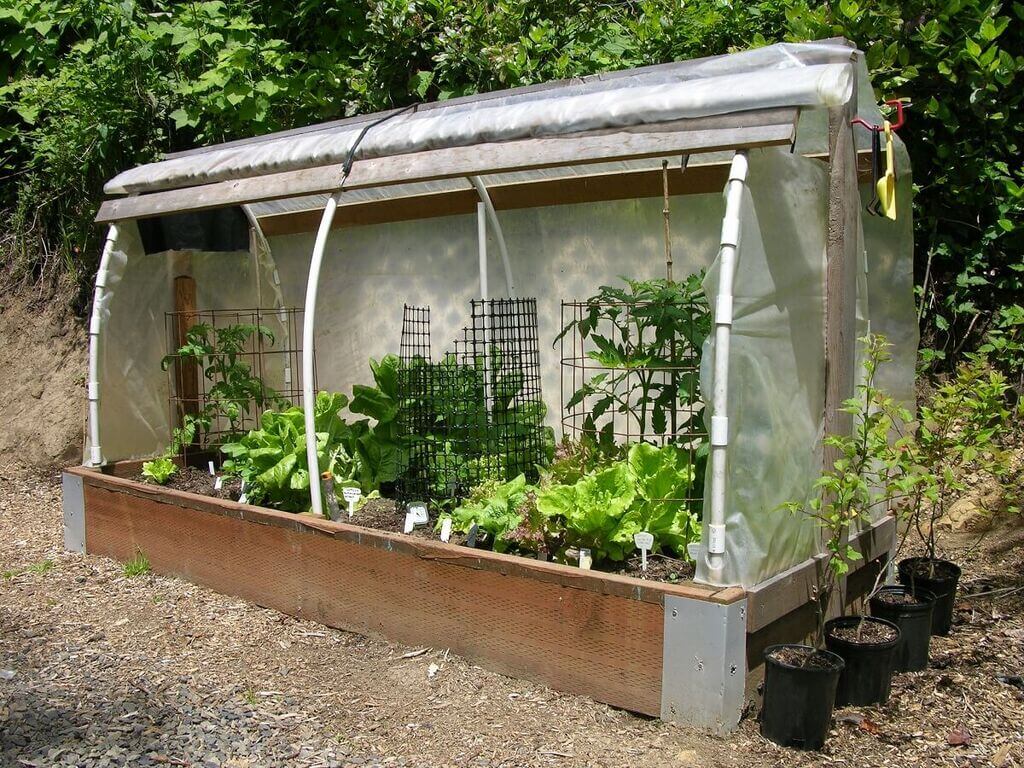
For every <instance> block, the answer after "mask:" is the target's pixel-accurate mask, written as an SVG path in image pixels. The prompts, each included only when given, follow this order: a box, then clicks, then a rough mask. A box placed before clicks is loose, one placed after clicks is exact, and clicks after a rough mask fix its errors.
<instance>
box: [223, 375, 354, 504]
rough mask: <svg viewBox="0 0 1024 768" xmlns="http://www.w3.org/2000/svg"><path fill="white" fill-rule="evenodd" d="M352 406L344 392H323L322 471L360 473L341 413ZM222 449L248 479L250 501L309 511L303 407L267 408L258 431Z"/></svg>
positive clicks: (229, 465)
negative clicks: (357, 469) (278, 409)
mask: <svg viewBox="0 0 1024 768" xmlns="http://www.w3.org/2000/svg"><path fill="white" fill-rule="evenodd" d="M347 404H348V398H347V397H345V395H343V394H341V393H329V392H320V393H318V394H317V398H316V406H315V409H314V423H315V429H316V436H315V439H316V450H317V462H318V463H319V465H320V470H321V471H329V472H331V473H332V474H333V475H334V476H335V477H336V478H339V479H342V480H346V479H350V478H351V477H352V476H353V475H354V474H355V471H356V470H355V466H356V459H355V457H354V456H353V454H352V452H351V446H352V444H353V440H352V427H351V426H349V425H348V424H346V423H345V422H344V421H343V420H342V418H341V415H340V411H341V409H342V408H344V407H345V406H346V405H347ZM221 452H222V453H223V454H224V455H225V456H227V459H226V460H225V461H224V471H225V472H227V473H229V474H232V475H237V476H238V477H240V478H242V480H244V481H245V484H246V495H247V497H248V499H249V501H251V502H253V503H262V504H266V505H267V506H270V507H274V508H275V509H282V510H285V511H288V512H302V511H305V510H307V509H309V504H310V499H309V483H310V477H309V464H308V461H307V457H306V425H305V415H304V413H303V410H302V409H301V408H298V407H293V408H288V409H286V410H284V411H267V412H265V413H264V414H263V416H262V417H261V419H260V428H259V429H255V430H251V431H250V432H249V433H248V434H247V435H245V436H244V437H241V438H239V439H238V440H236V441H233V442H230V443H225V444H224V445H222V446H221ZM317 482H319V478H317Z"/></svg>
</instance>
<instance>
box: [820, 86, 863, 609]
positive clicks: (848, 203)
mask: <svg viewBox="0 0 1024 768" xmlns="http://www.w3.org/2000/svg"><path fill="white" fill-rule="evenodd" d="M854 113H855V108H854V105H853V104H852V103H847V104H845V105H844V106H841V107H832V108H830V109H829V111H828V144H829V164H828V168H829V173H828V181H829V185H828V186H829V194H828V240H827V243H826V246H825V250H826V256H827V258H828V266H827V269H826V273H825V275H826V276H825V434H826V435H849V434H851V433H852V431H853V417H852V416H851V415H850V414H849V413H844V412H843V411H842V410H841V409H842V407H843V401H844V400H847V399H849V398H851V397H853V393H854V382H855V374H856V371H855V368H856V361H857V264H858V263H859V261H860V260H859V258H858V256H859V254H858V253H857V244H858V242H859V240H860V239H859V238H858V230H859V226H860V192H859V190H858V187H857V149H856V146H855V145H854V143H853V127H852V126H851V125H850V120H851V119H852V118H853V115H854ZM837 458H839V451H838V449H836V448H834V447H832V446H828V445H826V446H825V447H824V451H823V456H822V467H823V469H825V470H826V471H828V470H831V469H832V468H833V466H834V465H835V461H836V459H837ZM821 567H823V566H821ZM837 588H838V589H839V595H838V598H839V599H838V600H835V599H833V601H832V603H831V605H830V612H829V615H828V616H826V619H829V618H832V617H833V616H835V615H839V614H841V613H842V607H843V606H845V605H846V594H847V585H846V579H841V580H840V582H839V583H838V584H837Z"/></svg>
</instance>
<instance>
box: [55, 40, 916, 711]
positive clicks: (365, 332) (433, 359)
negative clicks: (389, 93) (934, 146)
mask: <svg viewBox="0 0 1024 768" xmlns="http://www.w3.org/2000/svg"><path fill="white" fill-rule="evenodd" d="M858 119H859V122H862V123H863V124H866V125H867V126H869V127H871V126H879V125H881V124H882V115H881V113H880V111H879V108H878V106H877V102H876V96H875V94H874V92H873V89H872V86H871V83H870V82H869V80H868V76H867V68H866V66H865V63H864V56H863V54H862V53H861V52H860V51H857V50H856V49H855V48H854V47H852V46H851V45H850V44H849V43H848V42H846V41H845V40H827V41H819V42H813V43H805V44H779V45H773V46H769V47H765V48H760V49H756V50H751V51H746V52H742V53H736V54H731V55H727V56H719V57H712V58H707V59H699V60H693V61H684V62H677V63H672V64H666V65H660V66H654V67H648V68H643V69H636V70H626V71H619V72H613V73H608V74H604V75H595V76H591V77H585V78H581V79H576V80H567V81H561V82H552V83H544V84H540V85H535V86H529V87H524V88H518V89H513V90H508V91H501V92H494V93H487V94H480V95H476V96H470V97H463V98H456V99H451V100H449V101H444V102H438V103H431V104H417V105H414V106H411V107H405V108H401V109H396V110H393V111H390V112H385V113H379V114H374V115H365V116H356V117H351V118H347V119H344V120H340V121H336V122H332V123H326V124H321V125H315V126H310V127H308V128H303V129H298V130H293V131H288V132H284V133H277V134H272V135H268V136H260V137H255V138H252V139H248V140H244V141H238V142H232V143H228V144H222V145H218V146H209V147H202V148H198V149H194V150H191V151H188V152H182V153H178V154H174V155H170V156H168V157H166V158H164V159H162V160H160V161H159V162H154V163H151V164H148V165H144V166H140V167H137V168H133V169H130V170H127V171H125V172H123V173H121V174H120V175H118V176H117V177H115V178H114V179H112V180H111V181H109V182H108V183H107V185H106V187H105V193H106V195H107V198H106V200H105V201H104V203H103V205H102V207H101V209H100V213H99V216H98V222H99V223H100V224H102V225H103V226H105V227H108V228H109V230H108V236H107V240H106V244H105V247H104V251H103V257H102V262H101V266H100V270H99V273H98V275H97V280H96V287H95V300H94V308H93V315H92V319H91V324H90V342H91V345H90V358H89V372H88V389H89V425H88V441H87V445H86V448H85V456H84V462H83V466H82V467H81V468H78V469H75V470H72V471H71V472H69V473H68V474H67V475H66V476H65V480H64V488H65V525H66V532H65V538H66V543H67V545H68V547H69V548H71V549H76V550H80V551H88V552H92V553H97V554H104V555H108V556H112V557H116V558H120V559H129V558H131V557H132V556H134V555H135V553H136V552H140V551H141V552H144V553H145V554H146V555H147V557H148V558H149V560H150V561H151V562H152V565H153V568H154V570H157V571H159V572H163V573H169V574H176V575H180V576H182V577H184V578H187V579H190V580H192V581H195V582H198V583H202V584H206V585H208V586H211V587H213V588H214V589H217V590H219V591H222V592H227V593H229V594H236V595H239V596H241V597H244V598H246V599H249V600H252V601H255V602H257V603H260V604H262V605H267V606H270V607H273V608H276V609H278V610H281V611H284V612H286V613H290V614H294V615H300V616H303V617H305V618H310V619H315V620H317V621H321V622H324V623H326V624H330V625H332V626H338V627H342V628H345V629H351V630H354V631H358V632H364V633H371V634H380V635H385V636H387V637H390V638H392V639H395V640H398V641H402V642H408V643H416V644H425V645H433V646H435V647H446V648H451V649H452V650H453V651H454V652H457V653H460V654H463V655H465V656H466V657H468V658H471V659H474V660H477V661H479V663H480V664H481V665H483V666H487V667H489V668H492V669H495V670H498V671H501V672H504V673H507V674H510V675H513V676H521V677H525V678H529V679H533V680H538V681H541V682H544V683H546V684H548V685H550V686H552V687H553V688H556V689H560V690H567V691H571V692H578V693H582V694H585V695H588V696H592V697H593V698H595V699H598V700H600V701H605V702H608V703H610V704H613V705H616V706H620V707H623V708H626V709H630V710H633V711H638V712H642V713H645V714H650V715H655V716H661V717H663V718H666V719H672V720H676V721H680V722H686V723H691V724H696V725H701V726H706V727H710V728H712V729H715V730H728V729H729V728H732V727H734V726H735V725H736V723H737V722H738V720H739V717H740V713H741V711H742V710H743V708H744V706H745V702H746V701H747V700H748V698H749V697H752V696H753V695H754V693H753V692H754V689H755V688H756V679H757V674H758V669H757V668H758V667H759V665H760V663H761V662H760V658H761V650H762V649H763V648H764V647H765V646H766V645H768V644H770V643H771V642H778V641H782V640H797V639H799V638H800V637H802V636H803V635H805V634H806V632H807V630H808V622H812V623H813V616H811V617H809V614H808V612H807V607H808V603H809V601H810V599H811V590H812V585H813V582H814V570H815V567H816V559H815V558H816V556H817V555H818V551H819V535H818V531H817V530H816V528H815V527H814V525H813V524H812V523H811V522H810V521H808V520H807V519H804V518H801V517H800V516H796V515H793V514H792V513H790V512H788V511H787V510H785V509H783V508H782V505H783V504H784V503H785V502H788V501H792V500H795V499H797V500H799V499H804V498H806V497H807V495H808V493H809V492H810V489H811V487H812V485H813V483H814V481H815V479H816V478H817V477H818V475H819V474H820V472H821V469H822V466H823V465H825V464H826V463H827V462H829V461H830V460H831V459H830V457H829V455H828V451H827V449H826V447H825V445H824V442H823V438H824V436H825V435H826V434H829V433H834V432H841V431H843V430H849V428H850V424H849V421H848V418H849V417H848V416H847V415H846V414H844V413H843V411H842V410H841V408H842V403H843V400H844V399H846V398H848V397H850V396H851V395H852V393H853V391H854V386H855V383H856V378H857V371H858V370H859V366H858V362H859V361H858V344H857V339H858V338H859V337H861V336H863V335H865V334H866V333H867V332H868V331H869V330H870V331H871V332H874V333H880V334H884V335H885V336H886V337H887V339H888V340H889V341H890V342H891V343H892V344H893V361H892V363H891V364H890V365H888V366H887V367H886V369H885V370H884V372H883V373H882V380H881V381H880V385H881V386H883V387H884V388H885V389H886V390H887V391H888V392H890V393H892V394H893V395H894V396H895V397H896V398H898V399H901V400H903V401H905V402H907V403H911V402H912V401H913V381H914V362H915V356H916V350H917V322H916V316H915V311H914V301H913V288H912V281H913V275H912V249H913V242H912V228H911V220H910V215H909V211H910V195H911V176H910V169H909V164H908V161H907V157H906V153H905V151H904V149H903V145H902V144H901V142H900V140H899V138H898V136H894V143H893V149H892V150H891V156H892V157H893V159H894V161H895V168H896V175H895V179H892V181H893V184H894V186H893V195H894V196H893V197H892V199H891V200H890V201H889V205H890V208H892V207H894V209H895V210H896V211H899V215H898V216H897V217H896V218H895V220H893V219H892V218H891V217H890V216H886V215H875V214H878V213H884V211H879V210H878V206H877V204H876V202H877V201H874V200H872V199H871V198H872V196H873V195H874V194H875V189H876V187H875V184H874V183H873V182H874V179H873V177H872V171H873V169H872V167H871V166H872V162H871V150H872V136H873V135H877V132H873V131H872V130H869V128H868V127H863V126H861V125H858V124H855V120H858ZM654 310H657V312H655V311H654ZM666 313H667V314H666ZM666 317H669V318H670V319H671V318H675V320H674V321H673V322H669V321H668V320H666V319H665V318H666ZM275 430H277V431H275ZM272 432H273V435H272V436H269V435H270V434H271V433H272ZM313 432H315V433H316V435H317V439H316V440H310V441H307V440H305V435H306V434H309V433H313ZM285 436H290V438H291V443H290V445H291V448H292V453H291V454H290V455H287V456H285V457H284V460H281V461H279V460H278V458H280V457H275V459H274V460H275V464H274V466H273V469H274V472H268V471H267V470H268V466H267V465H265V464H261V463H260V461H261V460H262V458H263V457H265V456H267V455H269V446H271V444H273V446H274V447H275V448H276V449H280V445H281V441H282V440H284V439H285ZM271 437H273V439H271ZM580 446H584V447H583V448H581V447H580ZM602 450H606V451H608V452H609V455H613V456H615V457H616V458H615V460H614V461H610V462H609V463H606V464H601V465H600V467H599V468H598V469H596V470H592V469H588V467H590V466H591V465H590V463H589V462H591V458H592V456H591V455H592V454H594V453H599V452H600V451H602ZM573 451H575V453H573ZM567 452H568V454H570V459H571V460H572V461H578V462H580V463H581V466H577V467H575V468H574V469H573V470H572V471H573V472H575V474H573V475H572V479H571V481H570V480H566V479H565V477H566V475H563V474H559V473H561V472H563V471H565V466H567V461H569V460H566V459H565V456H566V454H567ZM588 452H590V453H588ZM573 457H575V458H573ZM155 460H166V461H167V462H168V464H169V465H173V467H171V466H168V469H167V473H168V474H169V473H173V472H175V471H177V473H178V475H179V477H181V476H183V473H184V471H185V469H184V468H185V467H186V465H187V466H190V467H191V468H192V470H191V471H192V474H191V475H189V477H190V478H192V485H175V483H174V482H171V483H168V484H166V485H164V484H163V483H162V482H153V475H154V472H157V469H156V468H155V467H154V465H153V462H154V461H155ZM560 462H562V463H561V464H560ZM569 463H571V462H569ZM147 465H148V466H149V469H145V467H146V466H147ZM650 467H653V469H650ZM175 468H180V469H178V470H176V469H175ZM644 472H647V473H648V474H646V475H645V474H644ZM140 473H141V474H140ZM204 473H206V476H205V480H203V477H202V476H203V474H204ZM616 473H617V474H616ZM666 473H668V474H670V475H671V480H670V481H669V480H666V481H664V482H662V481H663V480H664V478H665V477H666V476H668V475H666ZM672 473H674V474H672ZM553 474H554V475H557V477H556V479H555V480H552V479H551V477H552V475H553ZM570 474H571V473H570ZM143 475H145V477H143ZM278 475H279V476H278ZM684 477H685V481H683V480H680V478H684ZM321 478H322V481H318V480H321ZM164 479H165V478H164ZM613 480H614V481H615V483H619V484H618V485H614V484H612V481H613ZM200 482H205V483H207V485H208V488H206V489H200V488H199V487H198V483H200ZM274 483H276V485H274ZM573 483H575V485H574V484H573ZM586 483H590V485H586ZM659 483H660V485H659ZM553 484H554V486H555V487H554V488H553V487H552V485H553ZM584 486H586V487H584ZM656 487H657V488H662V487H663V490H661V491H659V490H655V489H656ZM481 488H484V489H486V490H487V491H488V493H490V496H488V493H485V492H484V491H481V490H480V489H481ZM585 493H592V494H594V497H595V498H598V495H599V494H603V495H601V496H600V499H601V501H600V504H601V505H603V507H604V509H603V510H602V514H604V515H608V516H611V517H612V518H614V519H613V520H612V521H611V522H610V523H608V525H610V526H612V525H614V526H615V530H614V531H613V532H611V533H608V535H605V534H603V533H601V532H599V531H595V530H594V529H593V528H586V527H585V525H584V523H580V522H579V520H578V519H577V518H578V517H580V516H584V512H581V511H580V510H581V509H582V505H583V501H581V499H582V496H583V494H585ZM496 499H497V501H496ZM595 503H596V502H595ZM496 504H498V506H501V510H500V514H498V513H496V512H495V505H496ZM474 505H475V506H474ZM574 505H575V506H574ZM525 509H529V511H527V512H524V511H523V510H525ZM371 510H372V513H371ZM652 510H653V511H652ZM387 515H392V517H393V519H391V518H388V519H387V520H385V517H386V516H387ZM488 515H490V516H496V517H498V518H501V517H502V515H504V518H502V519H504V523H503V525H504V527H501V525H500V524H499V523H495V525H496V526H498V527H496V528H495V527H488V524H487V523H486V522H485V518H487V516H488ZM534 515H536V516H537V517H538V519H541V518H542V519H541V522H539V523H537V525H536V526H533V522H532V521H533V517H534ZM616 515H617V516H616ZM509 520H511V522H509ZM382 521H383V522H382ZM627 521H629V525H627ZM601 524H603V522H602V523H601ZM630 526H632V527H630ZM656 526H660V527H656ZM893 529H894V526H893V524H892V520H891V518H890V517H888V516H887V515H886V514H885V510H879V512H878V519H877V521H876V523H875V524H874V526H872V527H868V528H865V529H864V530H863V531H862V532H861V534H860V536H859V537H858V538H857V539H856V541H855V542H854V545H855V546H857V547H858V548H860V550H861V552H862V554H863V556H864V557H863V566H862V567H861V568H860V569H858V570H857V571H855V572H854V573H851V574H850V576H849V579H848V589H847V593H848V599H853V598H854V597H856V595H857V594H858V589H862V586H858V585H862V583H866V582H867V581H870V580H873V579H874V574H875V573H876V572H877V569H878V568H880V567H883V565H884V562H885V559H886V555H887V552H888V551H889V550H890V548H891V545H892V537H893ZM648 532H650V533H651V534H652V538H651V540H652V541H653V544H647V545H645V546H641V545H642V544H643V534H647V533H648ZM638 535H639V538H637V536H638ZM634 540H635V541H636V542H637V543H636V544H635V545H634ZM637 547H640V549H637ZM669 553H670V554H671V555H672V557H671V558H669V557H667V555H668V554H669ZM663 554H664V555H665V557H664V558H663V557H662V555H663ZM641 555H642V558H641ZM648 556H650V558H651V559H652V570H651V571H650V572H648V570H647V568H648ZM641 560H642V566H640V565H637V563H639V562H640V561H641ZM655 562H659V563H662V564H663V563H664V562H674V563H692V565H688V566H686V568H683V567H680V570H678V572H676V571H673V572H672V573H671V574H668V575H665V573H664V572H663V571H658V570H655V569H654V568H653V565H654V563H655ZM687 568H688V569H689V570H687Z"/></svg>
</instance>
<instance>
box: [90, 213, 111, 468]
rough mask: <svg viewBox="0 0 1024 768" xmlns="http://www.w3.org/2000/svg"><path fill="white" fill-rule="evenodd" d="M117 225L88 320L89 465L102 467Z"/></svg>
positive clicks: (105, 245)
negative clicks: (103, 356) (105, 354)
mask: <svg viewBox="0 0 1024 768" xmlns="http://www.w3.org/2000/svg"><path fill="white" fill-rule="evenodd" d="M117 233H118V229H117V224H111V225H110V229H108V230H107V239H106V241H105V242H104V243H103V252H102V254H101V255H100V266H99V269H98V270H97V271H96V283H95V288H94V289H93V295H92V314H91V315H90V317H89V381H88V384H87V386H88V389H89V392H88V398H89V444H90V452H89V465H90V466H92V467H98V466H101V465H102V464H103V448H102V447H101V443H100V331H101V330H102V326H103V312H102V305H103V301H104V299H105V298H106V294H107V280H108V278H109V276H110V274H109V273H110V254H111V253H112V252H113V250H114V243H115V241H116V240H117Z"/></svg>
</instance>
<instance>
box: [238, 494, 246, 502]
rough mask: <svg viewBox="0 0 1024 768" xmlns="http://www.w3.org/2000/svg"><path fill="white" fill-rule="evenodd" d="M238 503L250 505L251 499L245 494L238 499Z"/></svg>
mask: <svg viewBox="0 0 1024 768" xmlns="http://www.w3.org/2000/svg"><path fill="white" fill-rule="evenodd" d="M238 503H239V504H248V503H249V497H248V496H246V495H245V494H244V493H243V494H242V495H241V496H239V497H238Z"/></svg>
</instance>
